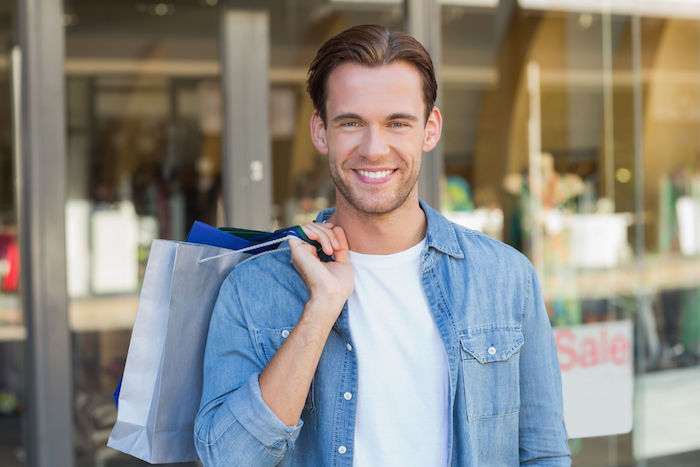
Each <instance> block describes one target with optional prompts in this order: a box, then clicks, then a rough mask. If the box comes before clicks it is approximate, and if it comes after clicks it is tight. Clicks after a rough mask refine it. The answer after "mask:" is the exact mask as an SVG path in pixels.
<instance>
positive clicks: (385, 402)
mask: <svg viewBox="0 0 700 467" xmlns="http://www.w3.org/2000/svg"><path fill="white" fill-rule="evenodd" d="M424 247H425V240H423V241H422V242H421V243H419V244H418V245H416V246H414V247H411V248H409V249H408V250H405V251H402V252H399V253H396V254H392V255H364V254H359V253H355V252H352V251H351V252H350V261H351V262H352V266H353V269H354V271H355V290H354V291H353V293H352V295H350V298H349V299H348V316H349V321H350V332H351V333H352V339H353V344H354V351H356V352H357V360H358V372H359V375H358V394H357V415H356V420H355V442H354V455H353V458H354V465H355V466H356V467H367V466H382V467H389V466H406V465H411V466H430V467H434V466H445V465H447V416H448V410H449V404H448V400H449V397H448V394H449V379H448V378H449V377H448V366H447V355H446V353H445V348H444V345H443V343H442V340H441V339H440V335H439V334H438V330H437V326H436V325H435V323H434V321H433V317H432V314H431V313H430V309H429V308H428V303H427V300H426V298H425V294H424V293H423V287H422V286H421V281H420V267H421V266H420V263H421V257H420V254H421V251H422V250H423V248H424ZM347 396H348V395H346V397H347ZM353 396H354V395H353Z"/></svg>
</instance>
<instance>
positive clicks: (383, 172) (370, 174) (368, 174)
mask: <svg viewBox="0 0 700 467" xmlns="http://www.w3.org/2000/svg"><path fill="white" fill-rule="evenodd" d="M391 172H392V171H391V170H380V171H379V172H370V171H369V170H358V171H357V173H359V174H360V175H362V176H363V177H367V178H384V177H388V176H389V174H391Z"/></svg>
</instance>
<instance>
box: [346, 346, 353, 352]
mask: <svg viewBox="0 0 700 467" xmlns="http://www.w3.org/2000/svg"><path fill="white" fill-rule="evenodd" d="M345 348H346V349H348V351H349V352H352V345H350V344H347V345H346V346H345Z"/></svg>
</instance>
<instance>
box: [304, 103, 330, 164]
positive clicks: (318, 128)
mask: <svg viewBox="0 0 700 467" xmlns="http://www.w3.org/2000/svg"><path fill="white" fill-rule="evenodd" d="M309 124H310V126H311V141H313V143H314V146H316V149H317V150H318V152H320V153H321V154H323V155H327V154H328V139H327V138H326V124H325V123H323V120H322V119H321V116H320V115H319V113H318V110H314V113H313V114H312V115H311V121H310V122H309Z"/></svg>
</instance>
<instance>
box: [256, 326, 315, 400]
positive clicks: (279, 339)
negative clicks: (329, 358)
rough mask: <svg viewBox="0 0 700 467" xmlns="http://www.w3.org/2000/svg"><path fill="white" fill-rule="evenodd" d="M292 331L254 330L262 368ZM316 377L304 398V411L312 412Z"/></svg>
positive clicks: (287, 329) (288, 328) (280, 329)
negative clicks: (262, 364)
mask: <svg viewBox="0 0 700 467" xmlns="http://www.w3.org/2000/svg"><path fill="white" fill-rule="evenodd" d="M292 329H294V327H293V326H290V327H284V328H275V329H265V328H263V329H255V333H254V334H255V344H256V346H257V347H258V352H259V353H260V356H261V357H262V359H263V363H264V366H267V365H268V364H269V363H270V360H272V357H274V356H275V354H276V353H277V351H278V350H279V348H280V347H281V346H282V344H283V343H284V341H285V340H286V339H287V337H289V334H290V333H291V332H292ZM315 380H316V376H314V378H313V379H312V380H311V387H310V388H309V393H308V394H307V396H306V403H305V404H304V410H306V411H308V412H313V410H314V381H315Z"/></svg>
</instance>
